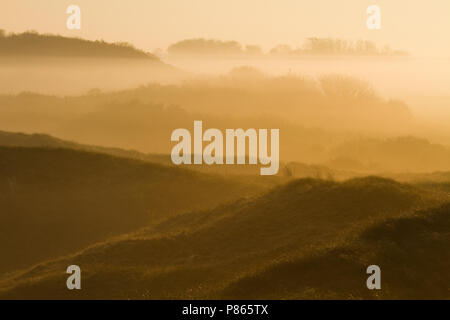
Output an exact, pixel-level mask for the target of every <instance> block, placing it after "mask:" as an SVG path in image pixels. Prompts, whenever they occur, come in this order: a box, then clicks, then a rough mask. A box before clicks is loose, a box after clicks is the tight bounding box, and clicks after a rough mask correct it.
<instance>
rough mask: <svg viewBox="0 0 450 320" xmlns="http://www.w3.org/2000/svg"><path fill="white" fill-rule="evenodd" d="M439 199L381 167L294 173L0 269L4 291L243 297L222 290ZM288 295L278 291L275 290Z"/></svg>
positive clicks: (83, 295) (7, 295) (8, 293)
mask: <svg viewBox="0 0 450 320" xmlns="http://www.w3.org/2000/svg"><path fill="white" fill-rule="evenodd" d="M441 201H442V199H441V198H438V197H436V196H435V195H434V194H433V193H430V192H427V191H426V190H423V189H419V188H415V187H412V186H409V185H406V184H400V183H397V182H394V181H392V180H387V179H381V178H377V177H368V178H362V179H353V180H349V181H346V182H342V183H336V182H331V181H321V180H314V179H304V180H297V181H293V182H291V183H289V184H287V185H285V186H281V187H278V188H275V189H274V190H272V191H271V192H268V193H267V194H265V195H262V196H259V197H257V198H254V199H248V200H240V201H237V202H235V203H232V204H229V205H221V206H219V207H217V208H215V209H213V210H202V211H193V212H191V213H187V214H183V215H179V216H176V217H173V218H170V219H168V220H166V221H164V222H162V223H161V224H158V225H155V226H150V227H148V228H145V229H143V230H141V231H139V232H135V233H134V234H132V235H128V236H123V237H122V238H120V239H116V240H112V241H109V242H105V243H100V244H98V245H96V246H93V247H91V248H87V249H86V250H83V251H81V252H78V253H76V254H74V255H71V256H67V257H63V258H61V259H58V260H55V261H51V262H46V263H42V264H40V265H37V266H36V267H34V268H32V269H29V270H27V271H24V272H18V273H16V274H11V275H9V276H8V277H3V279H0V297H1V298H17V297H21V298H36V297H39V298H44V299H45V298H60V299H70V298H134V299H161V298H205V297H206V298H217V297H221V296H222V295H224V294H225V293H226V292H228V293H230V294H229V295H228V296H231V297H234V296H233V294H234V293H236V295H235V296H236V297H237V296H239V297H242V296H245V292H244V294H240V291H229V290H230V289H227V290H228V291H223V290H224V289H226V288H229V285H230V284H232V283H235V281H236V280H237V279H243V278H244V277H246V276H247V275H249V274H258V272H260V271H261V270H264V269H265V268H270V267H271V266H273V265H274V264H276V263H277V262H282V261H285V260H286V259H288V258H289V257H298V256H299V255H304V254H307V253H310V252H317V250H320V249H321V248H324V247H329V246H336V245H338V244H340V243H343V242H344V241H345V240H346V239H348V238H349V237H352V236H353V235H355V234H357V233H359V232H360V231H361V230H364V228H366V227H367V226H368V225H370V224H371V223H373V222H374V221H380V219H385V218H387V217H390V218H393V217H398V216H401V215H405V214H410V213H412V212H413V211H414V210H416V209H418V208H428V207H430V206H434V205H436V204H438V203H440V202H441ZM73 263H76V264H78V265H80V266H81V268H82V270H83V272H84V273H83V277H84V278H83V279H84V280H83V281H84V282H83V283H84V284H83V290H81V291H78V292H69V291H68V290H65V289H64V286H63V285H61V283H62V284H64V283H65V279H66V274H65V268H66V267H67V266H68V265H70V264H73ZM328 268H329V269H331V270H333V266H328ZM259 284H260V285H261V286H263V285H266V286H268V287H273V286H275V285H276V284H273V283H270V282H265V283H264V284H262V283H259ZM249 292H250V293H249V295H250V294H252V291H249ZM284 297H285V296H284V295H283V293H282V292H280V294H279V295H278V296H277V298H284Z"/></svg>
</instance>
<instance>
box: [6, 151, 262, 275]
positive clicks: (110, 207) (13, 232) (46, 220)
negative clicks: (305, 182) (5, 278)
mask: <svg viewBox="0 0 450 320" xmlns="http://www.w3.org/2000/svg"><path fill="white" fill-rule="evenodd" d="M261 188H262V187H261V186H259V185H253V184H250V183H242V182H237V181H236V180H232V179H226V178H224V177H218V176H214V175H206V174H201V173H197V172H194V171H189V170H184V169H180V168H175V167H168V166H163V165H159V164H154V163H149V162H142V161H139V160H134V159H126V158H119V157H114V156H110V155H106V154H100V153H94V152H86V151H80V150H70V149H57V148H42V147H41V148H21V147H0V251H1V252H2V262H1V264H0V273H3V272H7V271H13V270H17V269H18V268H26V267H29V266H31V265H33V264H35V263H38V262H40V261H43V260H46V259H51V258H56V257H58V256H60V255H65V254H69V253H71V252H73V251H76V250H80V249H82V248H83V247H85V246H87V245H90V244H93V243H95V242H98V241H102V240H104V239H106V238H108V237H112V236H117V235H120V234H123V233H126V232H131V231H134V230H136V229H138V228H142V227H144V226H146V225H148V224H150V223H155V222H156V221H158V220H159V219H165V218H167V217H169V216H171V215H174V214H179V213H181V212H184V211H186V210H193V209H206V208H210V207H213V206H215V205H217V204H219V203H222V202H227V201H232V200H236V199H238V198H240V197H245V196H248V195H252V194H255V193H258V192H260V191H261Z"/></svg>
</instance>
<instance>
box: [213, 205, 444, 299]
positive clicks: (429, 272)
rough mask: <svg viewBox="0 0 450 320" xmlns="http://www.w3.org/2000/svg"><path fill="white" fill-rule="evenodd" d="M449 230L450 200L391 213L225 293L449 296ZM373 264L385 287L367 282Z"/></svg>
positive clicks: (260, 296)
mask: <svg viewBox="0 0 450 320" xmlns="http://www.w3.org/2000/svg"><path fill="white" fill-rule="evenodd" d="M449 230H450V204H446V205H444V206H442V207H440V208H437V209H431V210H428V211H425V212H420V213H418V214H416V215H413V216H409V217H402V218H397V219H389V220H387V221H384V222H382V223H379V224H377V225H375V226H373V227H370V228H368V229H367V230H365V231H364V232H363V233H362V234H361V236H359V237H358V238H356V239H354V240H353V241H351V242H350V243H348V244H346V245H343V246H338V247H336V248H333V249H330V250H325V251H323V252H320V253H316V254H314V255H310V256H306V257H302V258H299V259H294V260H291V261H288V262H283V263H280V264H276V265H274V266H272V267H270V268H268V269H267V270H265V271H264V272H261V273H259V274H256V275H250V276H247V277H244V278H242V279H240V280H239V281H237V282H236V283H233V284H232V285H231V286H229V287H228V288H226V289H225V290H224V292H223V293H222V297H225V298H226V297H233V298H246V299H272V298H279V297H283V298H286V299H305V298H306V299H336V298H337V299H349V298H352V299H355V298H356V299H359V298H362V299H449V298H450V291H449V285H448V284H449V283H450V276H449V273H448V268H449V266H450V250H448V243H449V241H450V233H449ZM371 264H377V265H379V266H380V268H381V279H382V290H381V291H376V290H375V291H369V290H367V288H366V287H365V283H366V279H367V277H368V275H366V272H365V269H366V268H367V266H369V265H371ZM267 283H271V286H270V287H268V286H266V284H267Z"/></svg>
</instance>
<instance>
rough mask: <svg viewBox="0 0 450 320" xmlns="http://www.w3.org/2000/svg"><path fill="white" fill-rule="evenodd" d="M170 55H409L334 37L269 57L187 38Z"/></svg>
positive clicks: (255, 49) (250, 48)
mask: <svg viewBox="0 0 450 320" xmlns="http://www.w3.org/2000/svg"><path fill="white" fill-rule="evenodd" d="M167 52H168V53H169V54H170V55H174V56H191V57H195V56H201V57H205V56H218V57H226V56H234V57H236V56H253V57H254V56H260V57H261V56H265V55H267V56H283V57H301V56H314V55H321V56H406V55H408V54H407V53H406V52H404V51H399V50H392V49H391V48H390V47H389V46H387V45H386V46H384V47H383V48H379V47H377V45H376V44H375V43H373V42H371V41H367V40H357V41H348V40H342V39H333V38H316V37H311V38H307V39H306V40H305V41H304V43H303V45H302V46H300V47H299V48H292V47H291V46H289V45H286V44H280V45H277V46H275V47H274V48H272V49H270V50H269V52H268V53H267V54H265V53H264V52H263V50H262V49H261V47H260V46H258V45H246V46H243V45H242V44H240V43H239V42H237V41H221V40H215V39H202V38H199V39H186V40H182V41H179V42H177V43H174V44H172V45H170V46H169V48H168V49H167Z"/></svg>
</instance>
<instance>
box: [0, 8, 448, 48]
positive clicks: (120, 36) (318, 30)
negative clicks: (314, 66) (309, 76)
mask: <svg viewBox="0 0 450 320" xmlns="http://www.w3.org/2000/svg"><path fill="white" fill-rule="evenodd" d="M70 4H77V5H79V6H80V7H81V12H82V28H81V30H80V31H71V30H67V29H66V19H67V16H68V15H67V14H66V8H67V6H68V5H70ZM372 4H376V5H379V6H380V7H381V10H382V29H381V30H376V31H374V30H372V31H371V30H368V29H367V28H366V19H367V14H366V9H367V7H368V6H369V5H372ZM0 29H5V30H6V31H13V32H22V31H25V30H36V31H39V32H48V33H58V34H64V35H68V36H81V37H83V38H87V39H93V40H94V39H104V40H106V41H125V42H130V43H132V44H134V45H136V46H137V47H140V48H143V49H146V50H151V49H154V48H158V47H160V48H166V47H167V46H168V45H169V44H171V43H173V42H176V41H178V40H182V39H186V38H195V37H204V38H216V39H221V40H237V41H239V42H241V43H243V44H259V45H262V46H263V48H265V49H268V48H270V47H272V46H274V45H276V44H280V43H286V44H290V45H292V46H297V45H299V44H301V42H302V41H303V39H304V38H306V37H310V36H318V37H336V38H344V39H349V40H356V39H367V40H373V41H376V42H377V43H378V44H380V45H384V44H390V45H391V47H392V48H395V49H404V50H407V51H410V52H411V53H412V54H413V55H417V56H446V57H450V41H449V33H450V1H449V0H428V1H424V0H308V1H306V0H1V1H0Z"/></svg>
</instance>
